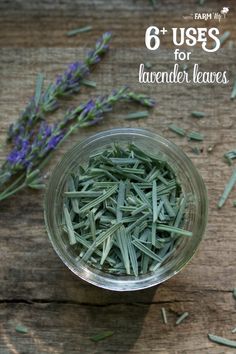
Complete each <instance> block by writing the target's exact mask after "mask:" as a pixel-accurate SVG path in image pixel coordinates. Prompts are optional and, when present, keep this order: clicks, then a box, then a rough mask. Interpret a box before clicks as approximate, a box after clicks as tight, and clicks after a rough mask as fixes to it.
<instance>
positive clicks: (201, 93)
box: [0, 0, 236, 354]
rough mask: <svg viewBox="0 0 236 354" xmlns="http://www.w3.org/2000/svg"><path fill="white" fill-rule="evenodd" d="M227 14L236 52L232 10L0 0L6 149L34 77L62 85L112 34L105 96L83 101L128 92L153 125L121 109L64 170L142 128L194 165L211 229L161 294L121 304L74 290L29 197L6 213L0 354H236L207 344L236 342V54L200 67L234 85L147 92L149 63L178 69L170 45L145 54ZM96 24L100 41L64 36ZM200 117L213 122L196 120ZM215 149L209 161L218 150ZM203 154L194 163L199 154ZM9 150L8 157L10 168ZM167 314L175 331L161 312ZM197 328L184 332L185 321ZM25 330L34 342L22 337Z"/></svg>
mask: <svg viewBox="0 0 236 354" xmlns="http://www.w3.org/2000/svg"><path fill="white" fill-rule="evenodd" d="M222 6H229V7H230V13H229V15H228V17H227V19H226V20H223V21H221V23H220V24H218V23H217V24H216V23H214V25H217V26H218V27H219V28H220V30H221V31H222V33H223V31H225V30H230V31H231V38H230V39H231V40H232V41H234V43H236V38H235V37H236V30H235V11H234V8H235V4H234V1H233V0H231V1H228V2H227V4H226V3H225V1H206V4H205V5H204V7H200V6H198V5H197V4H196V1H195V0H191V1H179V0H178V1H174V0H171V1H157V7H156V9H155V10H153V8H152V7H151V6H150V4H149V2H148V1H146V0H139V1H132V0H112V1H108V0H107V1H106V0H97V1H86V0H75V1H72V0H71V1H67V0H60V1H59V0H55V1H50V0H43V1H40V2H39V1H37V2H36V1H35V2H34V1H29V0H28V1H23V0H18V1H17V0H13V1H10V0H1V2H0V48H1V49H0V144H4V139H5V136H6V130H7V127H8V124H9V123H10V122H13V121H14V120H15V119H16V117H17V115H18V114H19V111H20V110H21V109H22V108H23V107H24V105H25V103H26V102H27V99H28V97H30V96H31V95H32V90H33V86H34V79H35V76H36V73H37V72H39V71H41V72H45V73H46V74H47V77H48V79H53V77H54V76H55V74H57V73H60V72H61V71H62V70H63V69H64V67H65V65H66V64H68V63H70V62H72V61H74V60H76V59H77V58H80V57H83V55H84V53H85V48H84V47H89V46H92V45H93V43H94V41H95V39H96V38H97V37H98V36H99V35H100V34H101V33H102V32H104V31H107V30H112V31H113V33H114V38H113V43H112V49H111V51H110V53H109V55H108V56H107V57H106V58H105V59H104V61H103V62H102V63H101V65H100V66H99V67H97V68H96V70H95V72H94V73H93V74H92V76H91V78H92V79H94V80H96V81H97V89H96V90H95V91H94V90H92V89H84V90H83V91H82V92H81V94H80V95H79V96H78V97H77V98H76V100H75V102H80V101H83V100H85V99H86V98H87V97H89V95H94V94H101V93H102V94H103V93H106V92H110V90H111V89H112V88H113V87H119V86H121V85H124V84H126V83H129V84H130V85H131V86H132V87H133V88H134V89H136V90H139V91H141V92H145V93H147V94H149V95H151V96H153V97H154V98H156V100H157V102H158V104H157V106H156V108H155V109H154V110H153V111H152V113H151V115H150V118H148V119H146V120H141V121H136V122H135V121H133V122H127V121H123V120H119V119H117V118H116V117H117V115H119V114H120V113H121V112H125V111H126V109H129V110H131V111H132V110H136V109H137V108H136V106H132V107H130V106H118V107H117V108H116V110H115V113H114V114H110V115H109V116H106V118H105V119H104V121H103V122H102V123H101V124H100V125H99V126H97V127H92V128H89V129H86V130H81V131H80V132H79V134H77V135H75V136H73V138H72V140H71V141H68V142H67V143H65V144H64V145H63V147H62V148H61V149H60V151H59V152H58V155H57V158H56V159H54V160H53V162H52V164H51V166H50V168H49V170H50V171H51V170H52V167H53V165H55V163H56V160H58V159H59V158H60V156H61V155H62V154H63V153H64V152H65V151H66V150H67V149H68V148H69V147H70V146H71V145H72V144H73V143H75V142H76V141H78V140H80V139H83V138H84V137H86V136H89V135H91V134H93V133H95V132H98V131H101V130H105V129H108V128H111V127H127V126H132V127H145V128H149V129H151V130H153V131H155V132H157V133H160V134H162V135H163V136H165V137H167V138H170V139H172V140H173V141H174V142H175V143H176V144H178V145H179V146H181V147H182V148H183V149H184V151H185V152H186V153H187V154H188V155H189V156H190V157H191V158H192V159H193V161H194V162H195V164H196V166H197V168H198V169H199V171H200V173H201V174H202V176H203V178H204V180H205V182H206V185H207V188H208V192H209V204H210V208H209V223H208V227H207V231H206V234H205V237H204V240H203V241H202V244H201V246H200V249H199V251H198V253H197V255H196V256H195V257H194V259H193V260H192V261H191V263H190V264H189V265H188V266H187V267H186V268H185V269H184V270H183V271H182V272H181V273H179V274H178V275H177V276H175V277H174V278H172V279H170V280H169V281H167V282H166V283H165V284H163V285H161V286H160V287H158V288H157V287H156V288H151V289H149V290H146V291H140V292H133V293H122V294H119V293H113V292H109V291H105V290H102V289H98V288H96V287H93V286H90V285H88V284H86V283H84V282H82V281H80V280H79V279H77V278H76V277H75V276H74V275H73V274H72V273H71V272H70V271H69V270H68V269H67V268H66V267H65V266H64V265H63V264H62V262H61V261H60V259H59V258H58V257H57V256H56V254H55V253H54V251H53V249H52V247H51V244H50V243H49V241H48V238H47V235H46V232H45V227H44V220H43V193H40V192H32V191H24V192H21V193H19V194H18V195H16V196H15V197H13V198H11V199H9V200H6V201H4V202H2V203H1V206H0V260H1V267H0V353H1V354H10V353H12V354H18V353H19V354H44V353H49V354H54V353H55V354H62V353H65V354H75V353H83V354H91V353H96V354H103V353H133V354H145V353H158V354H177V353H178V354H190V353H191V354H220V353H234V352H235V350H234V349H230V348H225V347H222V346H219V345H217V344H214V343H212V342H210V341H209V340H208V338H207V334H208V333H209V332H210V333H214V334H218V335H222V336H225V337H228V338H233V337H235V335H232V334H231V329H232V328H233V327H235V326H236V307H235V305H236V302H235V300H234V299H233V297H232V289H233V288H234V287H236V273H235V267H236V237H235V228H236V222H235V216H236V209H235V208H233V207H232V201H233V199H236V195H235V191H234V192H233V193H232V195H231V197H230V199H229V200H228V201H227V203H226V205H225V207H224V208H222V210H217V208H216V202H217V199H218V197H219V195H220V193H221V192H222V189H223V187H224V184H225V182H226V180H227V179H228V177H229V176H230V173H231V168H229V167H228V166H227V165H226V164H225V163H224V161H223V159H222V155H223V153H224V152H225V151H227V150H229V149H232V148H236V142H235V140H236V126H235V108H236V106H235V104H236V101H230V99H229V97H230V91H231V87H232V82H233V78H234V76H235V73H236V67H235V66H236V63H235V54H236V50H235V46H236V45H235V44H234V46H233V48H229V46H228V44H227V43H226V44H225V46H224V47H223V48H222V49H220V50H219V52H217V53H216V54H213V55H212V54H210V55H209V54H208V55H207V54H204V53H203V52H202V50H199V49H195V50H193V51H192V60H191V63H194V62H198V63H199V64H200V65H201V66H202V67H203V68H204V69H205V70H209V71H210V70H213V68H214V70H216V71H217V70H228V73H229V77H230V83H229V84H228V85H226V86H223V85H202V86H201V87H197V86H194V85H184V84H183V85H170V86H168V85H147V86H141V85H139V84H138V76H137V74H138V66H139V64H140V63H141V62H144V61H147V60H148V61H150V62H152V63H154V64H155V65H154V69H155V70H164V69H166V68H168V69H169V68H171V66H172V65H173V63H174V62H173V61H172V57H173V55H172V53H173V48H172V47H171V42H170V38H169V37H168V36H167V37H166V38H165V39H164V41H163V42H162V46H161V48H160V50H159V51H158V52H157V53H155V54H153V53H152V54H150V53H148V51H147V50H145V49H144V31H145V29H146V27H147V26H148V25H150V24H156V25H158V26H162V25H165V26H169V27H170V26H172V27H174V26H182V25H183V19H182V16H183V15H186V14H189V13H191V12H194V11H197V10H203V9H208V10H209V9H210V10H213V11H219V10H220V9H221V7H222ZM90 24H92V25H93V31H92V32H89V33H84V34H81V35H78V36H77V37H74V38H67V37H66V36H65V32H66V31H68V30H70V29H73V28H75V27H78V26H83V25H90ZM184 24H185V25H186V27H187V26H192V25H195V26H196V25H199V26H200V25H202V26H205V25H207V26H212V25H213V24H212V22H209V21H208V22H207V24H205V22H204V21H199V22H197V24H196V23H195V24H194V23H193V21H192V22H191V21H186V22H184ZM192 110H202V111H204V112H206V117H205V118H204V119H202V120H196V119H194V118H191V117H190V112H191V111H192ZM170 122H175V123H177V124H179V125H181V126H183V127H184V128H188V129H198V130H200V131H202V132H204V133H205V139H204V142H203V143H200V144H194V143H191V144H190V143H189V142H188V141H187V140H186V139H181V138H179V137H177V136H176V135H175V134H174V133H172V132H170V131H169V130H168V128H167V127H168V125H169V124H170ZM214 144H216V145H215V148H214V150H213V152H212V153H211V154H209V153H208V152H207V148H208V146H210V145H214ZM196 145H198V146H199V147H203V149H204V150H203V153H202V154H201V155H200V156H196V155H194V154H193V153H192V152H191V146H196ZM5 154H6V150H5V149H4V151H3V152H2V150H1V152H0V160H1V161H3V160H4V156H5ZM162 306H164V307H165V308H166V310H168V325H164V324H163V323H162V319H161V314H160V310H161V307H162ZM183 311H188V312H189V314H190V315H189V318H188V319H186V321H185V322H183V323H182V324H181V325H180V326H178V327H176V326H175V320H176V314H177V313H182V312H183ZM19 323H20V324H22V325H25V326H26V327H27V328H28V334H25V335H23V334H19V333H16V332H15V326H16V325H17V324H19ZM102 330H114V332H115V333H114V335H113V336H112V337H110V338H108V339H106V340H104V341H102V342H99V343H97V344H95V343H92V342H91V340H90V339H89V337H90V336H91V335H93V334H96V333H98V332H100V331H102Z"/></svg>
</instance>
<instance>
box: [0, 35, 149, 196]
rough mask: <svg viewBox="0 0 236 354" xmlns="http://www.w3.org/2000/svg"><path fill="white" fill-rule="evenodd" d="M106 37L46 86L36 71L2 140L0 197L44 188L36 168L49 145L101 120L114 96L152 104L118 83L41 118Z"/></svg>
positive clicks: (97, 54)
mask: <svg viewBox="0 0 236 354" xmlns="http://www.w3.org/2000/svg"><path fill="white" fill-rule="evenodd" d="M110 40H111V33H109V32H106V33H104V34H103V35H102V36H101V38H99V39H98V40H97V42H96V45H95V48H94V49H93V50H90V51H89V52H88V53H87V55H86V56H85V59H84V61H77V62H75V63H73V64H71V65H69V67H68V68H67V70H66V71H65V72H64V73H63V74H62V75H60V76H58V77H57V79H56V80H55V82H54V83H51V84H49V85H48V86H47V88H46V89H45V90H44V89H43V81H44V78H43V75H42V74H39V75H38V77H37V80H36V85H35V93H34V96H33V97H32V98H31V99H30V101H29V103H28V104H27V106H26V108H25V109H24V111H23V112H22V113H21V115H20V117H19V118H18V119H17V121H16V122H15V123H14V124H11V125H10V127H9V129H8V133H7V144H10V145H11V147H12V150H11V151H10V153H9V154H8V156H7V157H6V160H5V162H4V163H3V164H2V166H1V167H0V201H2V200H4V199H6V198H8V197H10V196H12V195H13V194H15V193H16V192H18V191H20V190H22V189H23V188H25V187H30V188H33V189H41V188H44V182H43V178H42V177H41V170H42V168H43V167H44V166H45V165H46V164H47V162H48V161H49V160H50V158H51V155H52V153H53V151H54V150H55V149H57V148H58V146H59V145H60V144H61V143H62V142H63V141H64V140H65V139H66V138H67V137H68V136H69V135H70V134H72V133H73V132H75V131H77V130H78V128H83V127H88V126H91V125H94V124H97V123H98V122H100V121H101V120H102V119H103V117H104V113H106V112H110V111H111V110H112V108H113V105H114V104H115V103H116V102H118V101H134V102H137V103H139V104H141V105H143V106H146V107H153V105H154V101H153V100H152V99H150V98H149V97H147V96H145V95H142V94H137V93H135V92H132V91H130V89H129V88H128V87H122V88H120V89H118V90H113V91H112V93H110V94H108V95H106V96H102V97H97V98H93V99H89V100H88V101H87V102H85V103H81V104H80V105H78V106H77V107H74V108H70V109H69V110H67V111H66V112H65V113H64V116H63V118H62V119H61V120H59V121H57V122H56V123H54V124H49V123H48V122H47V120H46V118H47V117H48V116H50V115H51V114H52V113H53V112H54V111H56V110H57V109H58V108H59V107H61V105H62V103H63V99H64V98H67V97H70V96H72V95H74V94H77V93H78V92H79V91H80V89H81V87H82V86H83V79H86V77H88V76H89V74H90V73H91V71H92V69H93V68H94V67H95V65H96V64H97V63H99V62H100V61H101V59H102V57H103V56H104V54H106V52H107V51H108V49H109V42H110Z"/></svg>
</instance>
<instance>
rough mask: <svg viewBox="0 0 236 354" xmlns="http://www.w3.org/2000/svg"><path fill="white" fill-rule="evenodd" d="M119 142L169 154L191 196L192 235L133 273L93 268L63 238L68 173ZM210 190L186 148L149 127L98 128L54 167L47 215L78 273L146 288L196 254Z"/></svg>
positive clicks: (108, 283)
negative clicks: (153, 265)
mask: <svg viewBox="0 0 236 354" xmlns="http://www.w3.org/2000/svg"><path fill="white" fill-rule="evenodd" d="M113 143H119V144H120V145H122V144H123V145H126V144H127V143H135V144H136V145H137V146H138V147H140V148H142V149H143V150H144V151H147V152H150V151H151V152H152V154H153V155H158V157H160V156H161V157H163V158H165V159H166V161H167V163H168V164H169V165H170V166H171V167H172V169H173V170H174V172H175V174H176V176H177V179H178V181H179V183H180V184H181V186H182V191H183V193H184V194H185V195H186V194H188V196H189V195H190V196H191V198H190V202H189V205H188V208H187V211H186V215H185V220H184V225H183V228H184V229H186V230H189V231H192V233H193V236H192V237H182V238H180V241H179V242H178V244H177V249H176V251H175V252H174V253H173V254H172V255H170V257H169V258H168V259H167V260H166V261H165V262H164V263H163V265H161V266H160V267H159V268H158V269H156V270H155V271H154V272H149V273H147V274H144V275H139V276H138V277H135V276H133V275H124V276H123V275H122V276H121V275H112V274H109V273H105V272H103V271H101V270H98V269H95V268H92V267H91V266H89V265H88V264H86V263H85V262H82V261H81V260H80V261H78V260H76V257H75V256H74V255H73V254H72V251H71V250H70V248H69V247H68V243H66V241H65V239H64V238H63V230H62V227H61V211H62V206H63V192H64V188H65V182H66V179H67V177H68V175H69V174H70V173H71V171H73V170H74V169H76V168H77V167H78V165H81V164H82V165H86V163H87V162H88V159H89V156H90V155H91V154H94V153H96V152H98V151H101V150H104V149H106V147H108V146H111V144H113ZM207 206H208V202H207V192H206V188H205V185H204V182H203V180H202V177H201V176H200V175H199V173H198V171H197V170H196V168H195V166H194V165H193V163H192V162H191V160H190V159H189V158H188V157H187V156H186V155H185V153H184V152H183V151H182V150H181V149H180V148H179V147H178V146H176V145H175V144H173V143H172V142H171V141H168V140H166V139H164V138H163V137H161V136H159V135H157V134H155V133H152V132H150V131H148V130H144V129H136V128H122V129H111V130H108V131H104V132H101V133H98V134H95V135H93V136H91V137H89V138H88V139H86V140H84V141H82V142H80V143H78V144H76V145H75V146H74V147H72V149H70V150H69V151H68V152H67V153H66V154H65V155H64V156H63V158H62V160H61V161H60V162H59V163H58V165H57V166H56V168H55V169H54V171H53V172H52V175H51V178H50V181H49V184H48V188H47V191H46V196H45V206H44V217H45V223H46V229H47V232H48V235H49V239H50V241H51V243H52V245H53V247H54V249H55V251H56V253H57V254H58V256H59V257H60V258H61V259H62V261H63V262H64V264H65V265H66V266H67V267H68V268H69V269H70V270H71V271H72V272H73V273H75V274H76V275H77V276H78V277H80V278H82V279H84V280H85V281H87V282H89V283H91V284H94V285H96V286H99V287H101V288H105V289H109V290H116V291H131V290H139V289H145V288H148V287H151V286H154V285H157V284H160V283H162V282H164V281H165V280H167V279H169V278H170V277H172V276H174V275H175V274H177V273H178V272H179V271H180V270H181V269H182V268H183V267H184V266H185V265H186V264H187V263H188V262H189V261H190V259H191V258H192V257H193V255H194V253H195V252H196V250H197V248H198V246H199V243H200V241H201V240H202V237H203V233H204V230H205V227H206V223H207Z"/></svg>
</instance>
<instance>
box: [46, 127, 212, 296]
mask: <svg viewBox="0 0 236 354" xmlns="http://www.w3.org/2000/svg"><path fill="white" fill-rule="evenodd" d="M119 134H126V135H130V134H133V135H142V136H144V135H145V138H153V139H154V140H156V139H158V141H159V142H161V143H162V144H164V145H166V146H167V147H168V148H170V147H171V148H172V149H174V150H176V151H177V152H178V154H179V155H180V157H182V158H183V159H185V161H186V163H188V164H189V165H190V167H191V168H192V169H193V171H194V174H195V177H196V178H197V179H198V183H200V185H201V188H202V193H203V195H204V197H205V201H204V205H203V206H202V207H203V209H204V222H203V225H202V232H201V237H199V240H198V242H197V243H196V245H195V247H194V248H193V250H192V253H191V255H189V256H188V257H187V258H186V259H185V260H184V262H182V263H181V264H179V266H178V267H177V268H176V269H175V270H174V271H172V272H169V274H166V275H165V276H164V277H163V278H160V279H157V278H156V277H155V272H153V275H152V276H150V277H148V278H145V279H142V278H139V279H137V278H135V277H134V279H133V280H131V279H130V278H129V279H127V280H123V279H121V278H120V279H118V277H117V278H116V279H115V277H116V276H114V275H113V277H114V278H113V277H112V278H111V279H110V278H109V276H108V277H107V278H106V280H107V279H108V278H109V284H107V282H106V281H105V282H104V281H103V279H102V278H103V277H102V275H99V276H98V275H97V274H96V273H95V272H91V271H89V272H88V269H87V270H86V269H85V267H84V269H78V268H77V267H75V266H74V265H73V264H72V263H70V262H69V260H68V259H66V258H65V257H64V253H63V252H62V250H61V248H60V247H59V245H58V244H57V243H56V242H55V237H54V236H53V235H52V232H51V226H50V220H49V216H48V215H49V212H50V209H52V208H49V203H48V198H49V192H50V190H51V188H52V187H53V185H54V181H53V180H54V177H55V175H56V173H57V170H58V169H60V166H61V165H62V164H63V163H64V162H65V161H67V163H68V161H69V160H71V154H72V153H73V152H74V151H76V150H77V149H78V148H79V147H81V146H84V145H85V144H87V145H88V144H91V143H94V142H96V141H97V140H100V139H104V138H107V137H109V136H110V137H112V136H117V135H119ZM53 188H54V189H55V187H53ZM207 218H208V198H207V189H206V186H205V184H204V181H203V178H202V176H201V175H200V174H199V172H198V170H197V168H196V167H195V165H194V164H193V162H192V161H191V159H190V158H189V157H188V156H187V155H186V154H185V152H184V151H183V150H182V149H181V148H180V147H178V146H177V145H176V144H175V143H173V142H172V141H170V140H168V139H166V138H164V137H162V136H161V135H159V134H157V133H153V132H151V131H150V130H148V129H143V128H112V129H109V130H104V131H101V132H98V133H95V134H92V135H90V136H89V137H87V138H85V139H83V140H81V141H80V142H79V143H76V144H74V145H73V146H72V147H71V148H70V149H68V150H67V151H66V152H65V153H64V154H63V155H62V157H61V159H60V161H59V162H57V164H56V166H55V167H54V168H53V171H52V172H51V175H50V178H49V181H48V184H47V188H46V192H45V196H44V221H45V226H46V231H47V234H48V237H49V240H50V242H51V244H52V246H53V249H54V251H55V252H56V254H57V255H58V256H59V258H60V259H61V260H62V262H63V263H64V264H65V265H66V266H67V267H68V268H69V269H70V270H71V271H72V272H73V273H74V274H75V275H76V276H78V277H79V278H81V279H83V280H85V281H86V282H89V283H90V284H93V285H95V286H98V287H100V288H103V289H107V290H113V291H135V290H142V289H146V288H149V287H152V286H155V285H159V284H161V283H163V282H164V281H166V280H168V279H170V278H171V277H173V276H174V275H176V274H177V273H179V272H180V271H181V270H182V269H183V268H184V267H185V266H186V265H187V264H188V263H189V262H190V261H191V259H192V257H193V256H194V255H195V253H196V251H197V249H198V248H199V245H200V242H201V240H202V238H203V234H204V232H205V229H206V225H207ZM103 274H105V273H103ZM106 275H108V274H107V273H106ZM100 278H101V279H100ZM99 279H100V280H99ZM147 279H149V280H150V279H153V281H152V282H151V281H149V282H147ZM128 283H129V284H128Z"/></svg>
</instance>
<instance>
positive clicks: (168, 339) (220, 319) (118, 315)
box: [0, 292, 236, 354]
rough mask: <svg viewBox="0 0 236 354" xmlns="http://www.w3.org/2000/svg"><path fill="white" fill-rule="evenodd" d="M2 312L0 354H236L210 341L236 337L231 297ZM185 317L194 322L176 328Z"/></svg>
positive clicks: (21, 307)
mask: <svg viewBox="0 0 236 354" xmlns="http://www.w3.org/2000/svg"><path fill="white" fill-rule="evenodd" d="M162 306H164V307H165V309H166V311H167V316H168V324H167V325H165V324H163V321H162V317H161V307H162ZM0 311H1V316H0V318H1V325H0V332H1V342H0V352H1V353H4V354H5V352H4V350H5V351H6V350H8V351H9V353H13V352H14V353H23V352H24V354H31V353H35V354H39V353H40V354H43V353H58V354H59V353H60V354H62V353H63V354H64V353H70V354H74V353H85V354H87V353H88V354H91V353H133V354H134V353H135V354H138V353H143V354H145V353H150V352H151V353H158V354H168V353H171V354H172V353H175V354H183V353H184V354H198V353H208V354H220V353H233V351H232V349H227V348H226V349H225V348H223V347H221V346H219V345H217V344H214V343H211V342H209V341H208V339H207V334H208V333H210V332H211V333H217V334H220V335H223V336H225V337H228V338H232V337H233V335H232V334H231V330H232V324H233V323H234V321H236V311H235V303H233V300H232V296H231V294H224V293H218V292H217V293H213V294H208V295H206V296H205V297H204V298H203V297H200V296H199V297H198V298H196V299H195V300H194V301H185V299H183V301H181V300H180V301H173V302H171V303H169V302H164V303H158V304H152V305H148V304H128V305H124V304H117V305H107V306H84V305H77V304H57V303H45V304H39V303H33V304H1V305H0ZM183 311H188V312H189V317H188V318H187V319H186V320H185V321H184V322H182V323H181V324H180V325H179V326H176V325H175V322H176V319H177V317H178V314H179V313H182V312H183ZM209 316H210V318H211V323H209ZM19 323H20V324H23V325H24V326H26V327H27V328H28V334H19V333H16V332H15V326H16V325H17V324H19ZM104 330H112V331H114V335H113V336H112V337H109V338H107V339H106V340H104V341H101V342H99V343H93V342H91V340H90V339H89V338H90V336H92V335H94V334H97V333H100V332H101V331H104Z"/></svg>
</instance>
